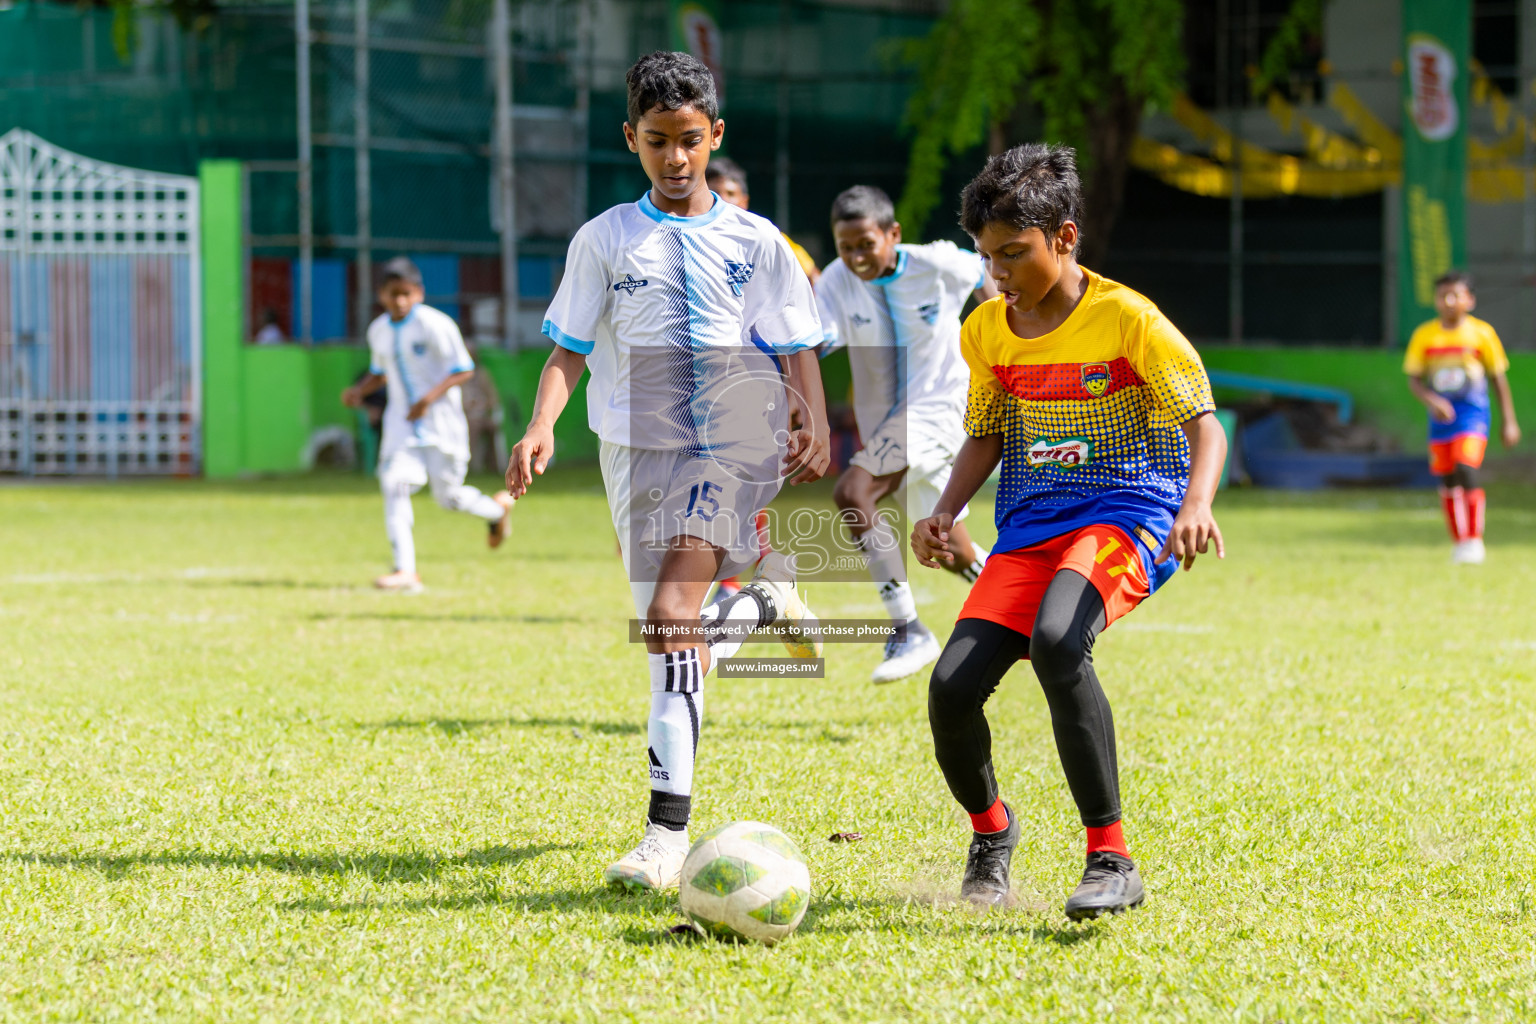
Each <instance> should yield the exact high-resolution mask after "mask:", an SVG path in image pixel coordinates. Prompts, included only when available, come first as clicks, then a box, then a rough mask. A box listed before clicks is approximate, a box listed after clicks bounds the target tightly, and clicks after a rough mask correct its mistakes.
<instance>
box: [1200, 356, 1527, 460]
mask: <svg viewBox="0 0 1536 1024" xmlns="http://www.w3.org/2000/svg"><path fill="white" fill-rule="evenodd" d="M1200 358H1201V359H1202V360H1204V361H1205V365H1206V366H1208V367H1209V368H1211V369H1213V370H1230V371H1233V372H1236V373H1251V374H1256V375H1258V376H1262V377H1281V378H1284V379H1286V380H1293V381H1301V382H1304V383H1307V384H1322V385H1325V386H1328V387H1335V388H1342V389H1344V390H1345V391H1348V392H1349V393H1350V394H1351V395H1353V396H1354V398H1355V417H1356V419H1357V420H1358V421H1359V422H1361V423H1364V424H1367V425H1369V426H1372V427H1375V428H1376V429H1378V430H1380V431H1382V432H1383V433H1385V434H1387V435H1389V436H1391V437H1394V438H1396V439H1397V441H1398V443H1399V444H1401V445H1402V447H1403V451H1405V452H1414V451H1418V450H1419V449H1421V448H1423V446H1424V443H1425V441H1424V438H1425V433H1426V429H1427V424H1428V419H1427V414H1426V413H1425V411H1424V407H1423V406H1422V405H1420V404H1419V402H1418V400H1417V399H1415V398H1414V397H1413V396H1412V395H1411V394H1409V393H1408V384H1407V381H1406V380H1405V378H1404V376H1403V353H1402V352H1401V350H1398V349H1356V348H1281V347H1278V346H1276V347H1271V348H1226V347H1222V346H1218V345H1209V346H1206V347H1204V348H1202V349H1201V350H1200ZM1509 361H1510V367H1509V386H1510V389H1511V390H1512V391H1513V392H1514V399H1515V415H1516V416H1517V417H1518V418H1519V419H1520V421H1521V426H1522V428H1524V429H1525V437H1524V439H1522V440H1521V442H1520V445H1519V446H1518V447H1517V448H1515V449H1514V451H1516V452H1519V453H1522V454H1526V455H1530V454H1536V432H1533V431H1532V430H1531V429H1529V428H1530V427H1532V426H1536V354H1532V353H1527V352H1519V353H1514V354H1512V355H1511V356H1510V359H1509ZM1222 397H1225V396H1222V395H1218V400H1220V399H1221V398H1222ZM1233 397H1237V398H1240V397H1241V395H1240V394H1238V393H1234V396H1233ZM1498 422H1499V421H1498V413H1497V412H1495V413H1494V430H1495V431H1497V430H1498ZM1506 451H1507V449H1505V448H1504V446H1503V445H1500V444H1498V443H1497V442H1495V443H1494V444H1492V445H1490V446H1489V448H1488V457H1489V458H1490V459H1496V458H1499V457H1500V456H1501V455H1503V454H1504V453H1505V452H1506Z"/></svg>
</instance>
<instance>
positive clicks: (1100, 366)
mask: <svg viewBox="0 0 1536 1024" xmlns="http://www.w3.org/2000/svg"><path fill="white" fill-rule="evenodd" d="M1081 372H1082V375H1083V387H1084V388H1085V389H1086V390H1087V392H1088V393H1089V394H1090V395H1092V396H1093V397H1094V398H1098V397H1099V396H1100V395H1102V394H1103V393H1104V392H1105V391H1107V390H1108V389H1109V364H1108V363H1084V364H1083V365H1082V368H1081Z"/></svg>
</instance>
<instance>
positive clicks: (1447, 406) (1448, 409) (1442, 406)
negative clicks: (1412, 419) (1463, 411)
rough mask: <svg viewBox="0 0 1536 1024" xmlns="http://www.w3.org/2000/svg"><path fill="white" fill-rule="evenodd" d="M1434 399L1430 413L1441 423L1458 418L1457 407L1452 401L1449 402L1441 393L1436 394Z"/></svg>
mask: <svg viewBox="0 0 1536 1024" xmlns="http://www.w3.org/2000/svg"><path fill="white" fill-rule="evenodd" d="M1434 399H1435V400H1434V401H1433V402H1431V403H1430V406H1429V414H1430V415H1431V416H1433V417H1434V418H1435V419H1437V420H1439V421H1440V422H1441V423H1449V422H1451V421H1452V420H1454V419H1455V418H1456V409H1455V407H1454V406H1452V405H1451V403H1450V402H1447V401H1446V400H1445V399H1443V398H1441V397H1440V396H1439V395H1435V396H1434Z"/></svg>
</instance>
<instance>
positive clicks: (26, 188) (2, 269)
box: [0, 128, 202, 476]
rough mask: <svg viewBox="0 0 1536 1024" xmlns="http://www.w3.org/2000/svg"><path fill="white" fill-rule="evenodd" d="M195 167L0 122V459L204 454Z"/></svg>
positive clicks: (190, 465)
mask: <svg viewBox="0 0 1536 1024" xmlns="http://www.w3.org/2000/svg"><path fill="white" fill-rule="evenodd" d="M197 214H198V199H197V179H196V178H187V177H182V176H180V175H173V174H156V173H154V172H152V171H141V170H136V169H134V168H131V167H119V166H116V165H115V164H107V163H101V162H99V161H96V160H90V159H87V158H85V157H82V156H80V155H78V154H75V153H70V152H67V151H66V150H62V149H59V148H58V147H57V146H53V145H50V144H49V143H47V142H45V141H44V140H42V139H40V138H38V137H37V136H36V135H33V134H32V133H31V132H28V131H24V130H22V129H20V128H14V129H12V130H11V131H9V132H7V133H6V134H5V135H3V136H0V473H21V474H26V475H32V474H77V473H78V474H98V475H107V476H117V475H119V474H123V475H128V474H132V475H171V474H175V475H188V474H193V473H196V472H198V471H199V470H200V469H201V465H202V437H201V435H202V431H201V423H200V421H201V388H202V382H201V377H202V369H201V356H202V312H201V310H202V284H201V275H200V262H199V247H198V216H197Z"/></svg>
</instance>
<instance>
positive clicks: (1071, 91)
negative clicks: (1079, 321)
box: [897, 0, 1184, 259]
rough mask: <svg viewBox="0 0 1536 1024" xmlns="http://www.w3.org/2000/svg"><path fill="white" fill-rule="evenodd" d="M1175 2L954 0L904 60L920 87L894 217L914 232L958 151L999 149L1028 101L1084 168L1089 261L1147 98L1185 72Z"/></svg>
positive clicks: (1172, 87)
mask: <svg viewBox="0 0 1536 1024" xmlns="http://www.w3.org/2000/svg"><path fill="white" fill-rule="evenodd" d="M1183 24H1184V6H1183V4H1182V3H1181V2H1180V0H953V2H952V3H951V4H950V6H949V9H948V11H947V12H946V13H945V14H944V16H943V17H941V18H940V19H939V21H938V22H937V23H936V24H935V25H934V27H933V29H932V31H931V32H930V33H929V35H928V36H927V37H926V38H925V39H923V40H920V41H919V42H917V43H915V44H914V45H913V46H912V47H911V49H910V50H909V57H910V58H912V59H913V60H914V61H915V62H916V63H917V65H918V67H919V70H920V76H921V77H920V86H919V88H918V91H917V93H916V94H915V95H914V96H913V98H912V101H911V105H910V107H909V108H908V121H909V123H910V125H911V127H912V128H913V129H914V136H913V140H912V150H911V155H910V158H909V163H908V169H907V184H906V189H905V191H904V192H903V193H902V196H901V201H900V203H899V204H898V211H897V213H898V216H899V217H900V219H901V222H902V225H903V228H904V230H905V231H906V232H907V233H908V234H909V236H910V237H913V238H917V237H920V236H921V235H922V233H923V229H924V227H925V226H926V225H927V222H928V219H929V217H930V215H931V214H932V212H933V210H934V207H935V206H937V205H939V204H940V203H941V202H942V201H943V200H944V198H945V197H944V196H942V195H941V191H940V189H941V183H942V179H943V175H944V170H945V168H946V166H947V165H948V162H949V160H950V159H951V157H953V156H954V155H955V154H958V153H963V152H966V151H968V150H970V149H972V148H974V147H975V146H977V145H979V144H980V143H981V142H982V141H983V140H989V141H990V143H991V147H990V148H991V149H992V150H993V151H998V150H1000V149H1002V148H1005V147H1006V146H1009V145H1014V144H1017V143H1019V142H1023V141H1027V140H1025V139H1022V138H1013V137H1010V134H1011V131H1010V126H1011V124H1012V123H1013V122H1014V121H1015V120H1017V119H1016V118H1015V117H1014V115H1015V112H1016V111H1018V110H1019V109H1020V108H1021V107H1023V106H1025V105H1027V106H1028V107H1030V108H1032V109H1033V110H1034V111H1035V112H1037V113H1038V114H1039V116H1040V117H1041V119H1042V120H1043V129H1044V130H1043V135H1044V138H1045V139H1046V140H1048V141H1052V142H1062V143H1066V144H1068V145H1071V146H1074V147H1076V148H1077V150H1078V159H1079V163H1080V165H1081V168H1082V170H1083V172H1084V174H1085V176H1086V181H1085V191H1086V200H1087V202H1086V206H1087V216H1086V217H1085V218H1084V219H1085V221H1086V223H1085V224H1084V225H1083V242H1084V247H1085V250H1086V251H1085V259H1096V258H1097V254H1098V253H1100V252H1101V251H1102V249H1101V248H1100V247H1101V246H1102V245H1103V243H1104V239H1105V238H1107V237H1108V234H1109V226H1110V225H1111V224H1112V223H1113V220H1114V216H1115V214H1116V213H1118V211H1119V206H1120V200H1121V197H1122V196H1123V194H1124V184H1125V173H1126V168H1127V166H1128V164H1127V161H1128V159H1129V155H1130V145H1131V143H1132V141H1134V139H1135V137H1136V132H1137V129H1138V128H1139V126H1140V122H1141V114H1142V111H1143V110H1144V109H1145V108H1146V107H1147V106H1148V105H1149V104H1163V103H1166V102H1168V101H1170V100H1171V99H1172V98H1173V95H1174V94H1175V93H1176V92H1177V91H1178V89H1179V88H1180V87H1181V85H1182V83H1183V78H1184V51H1183V43H1182V40H1183Z"/></svg>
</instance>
